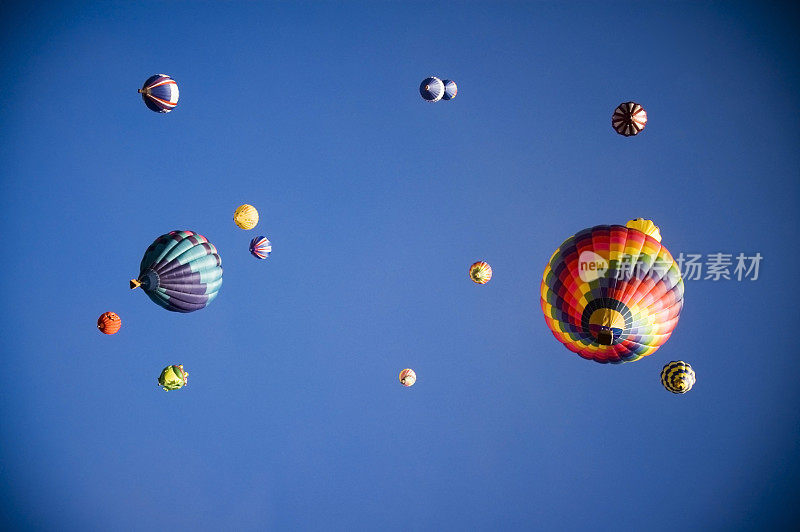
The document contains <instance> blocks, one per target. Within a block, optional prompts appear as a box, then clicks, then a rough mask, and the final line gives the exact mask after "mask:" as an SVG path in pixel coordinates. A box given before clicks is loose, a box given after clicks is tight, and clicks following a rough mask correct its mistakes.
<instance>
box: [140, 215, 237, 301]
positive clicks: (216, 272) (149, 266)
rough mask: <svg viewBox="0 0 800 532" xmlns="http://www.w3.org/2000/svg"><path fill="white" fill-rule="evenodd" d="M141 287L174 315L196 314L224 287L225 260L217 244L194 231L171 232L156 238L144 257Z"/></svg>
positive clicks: (141, 266)
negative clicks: (178, 313)
mask: <svg viewBox="0 0 800 532" xmlns="http://www.w3.org/2000/svg"><path fill="white" fill-rule="evenodd" d="M139 286H141V287H142V289H143V290H144V291H145V293H146V294H147V295H148V297H150V299H152V300H153V301H154V302H155V303H157V304H158V305H160V306H162V307H164V308H165V309H167V310H171V311H173V312H194V311H195V310H200V309H201V308H204V307H205V306H206V305H208V304H209V303H211V301H213V300H214V298H215V297H217V294H218V293H219V289H220V288H221V287H222V259H221V258H220V256H219V254H218V253H217V248H216V247H214V244H212V243H211V242H209V241H208V239H207V238H206V237H204V236H203V235H200V234H198V233H195V232H193V231H170V232H169V233H167V234H165V235H161V236H160V237H158V238H156V240H155V242H153V243H152V244H150V247H148V248H147V251H145V253H144V257H142V262H141V264H140V266H139V277H138V278H137V279H133V280H131V289H134V288H137V287H139Z"/></svg>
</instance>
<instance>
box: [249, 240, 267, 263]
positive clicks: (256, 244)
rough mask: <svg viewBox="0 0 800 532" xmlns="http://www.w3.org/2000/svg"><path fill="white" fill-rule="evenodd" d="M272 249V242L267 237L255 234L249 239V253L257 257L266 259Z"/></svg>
mask: <svg viewBox="0 0 800 532" xmlns="http://www.w3.org/2000/svg"><path fill="white" fill-rule="evenodd" d="M270 251H272V244H270V243H269V240H267V237H265V236H257V237H255V238H254V239H253V240H251V241H250V253H251V254H252V255H253V256H254V257H255V258H257V259H266V258H267V257H269V253H270Z"/></svg>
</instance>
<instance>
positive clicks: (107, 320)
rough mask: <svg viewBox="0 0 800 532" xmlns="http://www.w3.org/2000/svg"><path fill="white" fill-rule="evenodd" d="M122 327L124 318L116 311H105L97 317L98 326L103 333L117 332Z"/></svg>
mask: <svg viewBox="0 0 800 532" xmlns="http://www.w3.org/2000/svg"><path fill="white" fill-rule="evenodd" d="M121 327H122V320H121V319H120V317H119V316H118V315H117V314H116V312H103V313H102V314H100V317H99V318H97V328H98V329H99V330H100V332H101V333H103V334H117V332H119V330H120V328H121Z"/></svg>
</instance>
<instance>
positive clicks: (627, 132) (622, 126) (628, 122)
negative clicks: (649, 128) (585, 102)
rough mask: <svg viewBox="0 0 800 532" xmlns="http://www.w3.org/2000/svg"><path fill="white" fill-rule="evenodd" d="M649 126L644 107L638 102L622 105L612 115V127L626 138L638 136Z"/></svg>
mask: <svg viewBox="0 0 800 532" xmlns="http://www.w3.org/2000/svg"><path fill="white" fill-rule="evenodd" d="M646 124H647V113H646V112H645V110H644V107H642V106H641V105H639V104H638V103H636V102H625V103H621V104H619V105H618V106H617V108H616V109H614V114H613V115H611V127H613V128H614V131H616V132H617V133H619V134H620V135H622V136H624V137H633V136H635V135H638V134H639V133H640V132H641V131H642V130H643V129H644V126H645V125H646Z"/></svg>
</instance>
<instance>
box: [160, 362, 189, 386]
mask: <svg viewBox="0 0 800 532" xmlns="http://www.w3.org/2000/svg"><path fill="white" fill-rule="evenodd" d="M188 377H189V374H188V373H186V372H185V371H184V370H183V364H178V365H176V366H167V367H166V368H164V370H163V371H162V372H161V375H160V376H159V377H158V385H159V386H161V387H162V388H164V390H166V391H170V390H180V389H181V388H183V387H184V386H186V382H187V379H188Z"/></svg>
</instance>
